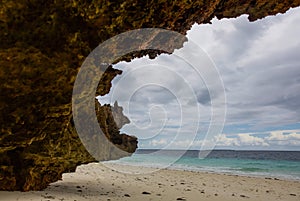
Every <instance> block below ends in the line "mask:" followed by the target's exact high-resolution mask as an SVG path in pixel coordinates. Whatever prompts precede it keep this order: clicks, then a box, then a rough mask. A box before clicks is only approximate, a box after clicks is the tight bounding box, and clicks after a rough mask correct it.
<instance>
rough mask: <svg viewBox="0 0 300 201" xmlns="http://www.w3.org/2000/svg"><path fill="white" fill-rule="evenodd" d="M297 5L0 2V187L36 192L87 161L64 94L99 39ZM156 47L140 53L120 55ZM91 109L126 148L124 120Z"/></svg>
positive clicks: (106, 82)
mask: <svg viewBox="0 0 300 201" xmlns="http://www.w3.org/2000/svg"><path fill="white" fill-rule="evenodd" d="M299 5H300V1H299V0H283V1H277V0H252V1H247V0H211V1H204V0H197V1H189V0H183V1H172V0H161V1H160V0H157V1H154V0H149V1H138V0H117V1H106V0H105V1H104V0H95V1H85V0H66V1H55V0H19V1H15V0H2V1H1V2H0V41H1V43H0V79H1V83H0V108H1V115H0V126H1V133H0V190H22V191H28V190H40V189H43V188H45V187H46V186H47V185H48V184H49V183H51V182H54V181H56V180H58V179H60V178H61V175H62V173H64V172H71V171H74V170H75V168H76V166H78V165H80V164H83V163H89V162H92V161H95V158H94V157H92V156H91V155H90V154H89V153H88V152H87V150H86V148H85V147H84V146H83V145H82V143H81V141H80V139H79V137H78V135H77V133H76V130H75V128H74V124H73V121H72V112H71V110H72V105H71V97H72V89H73V84H74V81H75V79H76V75H77V73H78V70H79V68H80V66H81V64H82V62H83V60H84V58H85V57H86V56H87V55H88V54H89V53H90V52H91V50H93V48H95V47H96V46H97V45H98V44H99V43H101V42H103V41H105V40H107V39H108V38H110V37H112V36H115V35H117V34H119V33H122V32H124V31H128V30H132V29H137V28H144V27H157V28H165V29H170V30H174V31H178V32H180V33H182V34H184V33H185V32H186V31H187V30H188V29H189V28H190V27H191V25H192V24H193V23H195V22H197V23H208V22H209V21H210V20H211V19H212V18H213V17H214V16H217V17H218V18H224V17H236V16H239V15H241V14H249V20H251V21H253V20H256V19H260V18H263V17H265V16H267V15H274V14H276V13H279V12H282V13H283V12H285V11H287V10H288V9H289V8H291V7H296V6H299ZM169 43H171V41H169ZM174 48H175V47H174ZM177 48H178V47H177ZM108 51H114V50H113V48H112V49H109V50H108ZM157 53H158V52H151V51H144V52H139V53H136V54H135V55H129V56H127V57H126V58H125V57H124V58H123V59H126V60H130V59H131V58H132V57H134V56H139V54H141V55H143V54H150V56H151V55H152V56H151V57H155V55H156V54H157ZM119 73H121V72H120V71H118V70H114V69H110V70H109V71H108V72H106V73H105V74H104V75H103V79H102V80H101V83H100V84H99V87H98V90H97V92H98V94H102V95H104V94H106V93H108V92H109V89H110V86H111V83H110V82H111V80H112V79H113V77H114V76H116V75H117V74H119ZM95 96H96V95H95ZM95 110H96V113H97V117H98V121H99V124H100V127H101V128H102V130H104V131H103V132H104V135H105V136H106V137H107V138H108V139H109V140H110V141H111V142H112V143H114V144H115V145H116V147H118V148H120V149H122V150H124V151H127V152H133V151H134V150H135V148H136V138H135V137H130V136H128V135H125V134H120V133H119V128H120V127H121V125H123V124H124V123H127V122H128V121H127V119H126V118H125V117H124V116H122V115H121V117H119V118H116V119H117V120H116V121H117V122H115V121H114V120H113V115H115V114H119V115H120V111H121V109H120V108H119V106H118V105H117V104H116V105H114V106H113V107H112V106H109V105H104V106H100V105H98V103H97V102H96V103H95ZM112 111H115V112H112ZM95 141H97V136H96V140H95ZM97 151H98V152H99V153H98V154H99V158H98V159H100V160H108V159H111V158H118V157H122V156H124V154H125V152H122V154H121V155H111V154H110V153H111V152H110V150H109V149H107V148H105V147H104V146H103V147H101V146H100V147H98V148H97Z"/></svg>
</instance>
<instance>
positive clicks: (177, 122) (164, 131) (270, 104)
mask: <svg viewBox="0 0 300 201" xmlns="http://www.w3.org/2000/svg"><path fill="white" fill-rule="evenodd" d="M299 21H300V8H297V9H292V10H290V11H289V12H288V13H286V14H284V15H281V14H280V15H277V16H276V17H268V18H266V19H263V20H259V21H257V22H252V23H249V22H248V20H247V16H241V17H238V18H236V19H223V20H217V19H214V20H213V21H212V24H210V25H194V26H193V28H192V30H191V31H189V32H188V38H189V39H191V40H193V41H194V42H196V43H197V44H198V45H199V46H200V47H201V48H203V49H204V50H205V52H207V54H208V55H209V56H210V57H211V58H212V60H213V61H214V63H215V64H216V67H217V68H218V70H219V72H220V76H221V78H222V80H223V82H224V86H225V90H226V97H227V116H226V124H225V128H231V127H232V128H233V129H234V128H235V127H242V126H244V125H247V126H248V127H244V129H246V130H245V132H249V133H246V134H245V133H240V134H238V135H234V136H228V135H225V134H222V135H219V136H217V137H215V138H209V139H210V140H212V139H213V140H214V141H211V142H210V143H211V144H214V143H216V141H217V142H218V146H219V147H229V148H234V147H239V148H244V147H257V148H259V147H260V148H266V147H269V148H270V149H273V148H275V149H276V148H280V149H285V148H287V149H288V148H289V146H292V147H294V148H297V146H300V143H299V141H300V140H299V133H298V132H290V131H284V132H283V131H274V132H272V133H266V134H267V137H266V136H264V137H261V136H258V135H256V134H255V132H258V131H266V130H274V129H282V130H285V129H286V128H288V127H287V126H289V125H295V124H299V122H300V115H299V113H300V101H299V100H300V57H299V52H300V40H299V35H300V26H297V25H298V22H299ZM181 51H184V48H183V49H182V50H181ZM184 54H186V55H189V54H194V55H197V54H199V52H195V51H191V50H189V51H187V52H185V53H184ZM199 58H201V57H200V56H199ZM202 61H203V62H204V60H199V61H198V62H199V63H201V62H202ZM115 67H116V68H119V69H121V70H123V74H122V75H121V76H118V77H117V78H115V79H114V80H113V87H112V89H111V93H110V94H109V95H108V96H106V97H105V98H102V99H103V100H104V99H106V101H105V102H106V103H109V102H110V103H113V102H114V101H115V100H118V102H119V104H120V105H121V106H123V107H124V113H125V115H127V116H128V117H129V118H130V120H131V122H132V123H131V124H129V125H126V126H124V127H123V132H125V133H129V134H134V135H136V136H138V137H139V138H140V139H144V140H149V141H151V140H152V141H151V143H148V144H147V143H145V142H143V145H145V146H150V147H151V146H154V147H160V146H165V145H167V144H168V143H170V142H171V141H172V139H173V138H174V136H176V134H177V132H179V130H180V132H179V134H180V135H184V136H182V137H179V138H178V139H177V141H174V144H173V145H174V146H177V147H178V148H181V147H187V146H189V145H190V144H191V141H193V140H192V139H193V137H194V134H196V133H194V132H195V128H196V127H197V126H200V127H201V128H202V130H204V131H206V130H208V127H209V122H210V120H211V112H212V110H211V109H212V108H211V101H212V100H214V101H216V102H218V101H219V102H221V101H220V100H221V97H220V94H221V91H220V89H216V88H215V87H214V86H213V83H214V82H215V77H213V76H211V75H210V74H209V73H208V74H207V77H208V80H210V81H211V83H212V84H211V83H210V84H211V85H210V86H209V87H210V88H213V89H214V91H213V93H210V92H211V91H208V90H207V86H206V85H205V82H204V81H203V79H201V77H199V76H197V73H195V71H194V70H193V68H191V66H189V65H187V64H186V62H184V61H182V60H181V59H179V58H177V57H174V55H161V56H159V57H157V58H156V59H155V60H149V59H148V57H144V58H140V59H134V60H133V61H132V62H130V63H127V62H121V63H119V64H117V65H116V66H115ZM203 70H204V71H205V69H203ZM147 83H148V84H149V83H150V84H151V83H152V84H154V85H151V86H149V85H147ZM110 98H111V99H112V100H109V99H110ZM153 106H155V107H156V108H158V109H157V110H154V111H153V113H151V112H150V111H151V107H153ZM214 109H215V110H214V111H216V112H218V111H219V108H217V107H215V108H214ZM198 115H200V118H199V122H200V123H199V122H198V121H195V119H197V118H198ZM233 129H231V130H233ZM237 132H239V131H235V132H233V133H237ZM250 132H251V133H250ZM285 132H286V133H285ZM198 135H200V134H199V133H198ZM185 136H186V138H187V139H182V138H184V137H185ZM190 137H191V139H190ZM201 144H202V141H201V140H196V141H193V142H192V145H191V147H197V148H199V147H200V146H201ZM147 148H149V147H147Z"/></svg>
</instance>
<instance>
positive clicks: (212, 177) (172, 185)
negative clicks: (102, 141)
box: [0, 163, 300, 201]
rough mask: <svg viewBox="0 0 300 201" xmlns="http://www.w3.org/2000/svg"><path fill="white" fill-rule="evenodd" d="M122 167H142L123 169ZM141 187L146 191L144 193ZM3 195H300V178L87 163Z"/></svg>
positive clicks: (251, 200) (61, 198)
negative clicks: (34, 187) (33, 188)
mask: <svg viewBox="0 0 300 201" xmlns="http://www.w3.org/2000/svg"><path fill="white" fill-rule="evenodd" d="M114 169H119V170H122V171H126V172H128V171H129V172H130V171H132V170H133V171H140V170H142V171H146V172H152V173H147V174H124V173H120V172H118V171H115V170H114ZM143 192H144V193H143ZM0 200H1V201H15V200H20V201H29V200H30V201H56V200H57V201H75V200H76V201H81V200H90V201H98V200H101V201H102V200H137V201H142V200H143V201H144V200H163V201H168V200H195V201H198V200H204V201H205V200H212V201H218V200H220V201H234V200H245V201H259V200H261V201H275V200H284V201H289V200H291V201H292V200H293V201H299V200H300V181H285V180H274V179H265V178H255V177H244V176H234V175H222V174H212V173H198V172H190V171H179V170H159V171H155V169H151V168H141V167H133V166H122V165H116V164H106V165H105V166H104V165H101V164H96V163H93V164H89V165H83V166H80V167H78V169H77V170H76V172H75V173H69V174H64V175H63V180H62V181H58V182H56V183H53V184H51V185H50V186H49V187H48V188H47V189H45V190H44V191H39V192H4V191H2V192H1V191H0Z"/></svg>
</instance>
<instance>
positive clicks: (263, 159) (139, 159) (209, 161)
mask: <svg viewBox="0 0 300 201" xmlns="http://www.w3.org/2000/svg"><path fill="white" fill-rule="evenodd" d="M113 163H118V164H126V165H133V166H144V167H155V168H169V169H180V170H190V171H201V172H215V173H225V174H234V175H247V176H261V177H271V178H281V179H292V180H300V151H234V150H213V151H206V152H200V151H196V150H189V151H180V150H138V151H137V152H136V153H134V154H133V155H132V156H130V157H125V158H122V159H120V160H117V161H114V162H113Z"/></svg>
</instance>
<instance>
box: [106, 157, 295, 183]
mask: <svg viewBox="0 0 300 201" xmlns="http://www.w3.org/2000/svg"><path fill="white" fill-rule="evenodd" d="M101 164H104V165H106V164H108V165H116V166H127V167H136V168H144V169H155V170H156V171H159V170H176V171H188V172H193V173H204V174H219V175H226V176H240V177H251V178H261V179H270V180H272V179H273V180H283V181H297V182H300V178H298V177H297V178H292V176H291V175H280V174H278V175H277V174H269V175H263V174H256V173H257V172H253V174H247V173H246V172H240V174H239V173H237V172H233V171H232V172H229V171H224V172H221V171H220V172H218V171H213V170H211V171H209V170H205V169H203V170H201V169H196V168H195V169H193V168H190V169H183V168H180V167H171V166H168V167H162V168H161V167H156V166H142V165H138V164H129V163H119V162H113V161H108V162H102V163H101ZM262 173H263V172H262Z"/></svg>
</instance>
